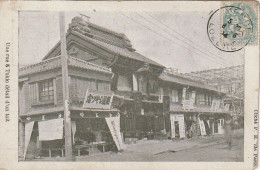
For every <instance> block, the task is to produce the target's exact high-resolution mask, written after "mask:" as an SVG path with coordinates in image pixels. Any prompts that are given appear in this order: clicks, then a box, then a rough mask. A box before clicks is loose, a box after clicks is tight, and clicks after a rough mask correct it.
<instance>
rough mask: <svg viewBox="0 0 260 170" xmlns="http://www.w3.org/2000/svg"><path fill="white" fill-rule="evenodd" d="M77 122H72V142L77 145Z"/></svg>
mask: <svg viewBox="0 0 260 170" xmlns="http://www.w3.org/2000/svg"><path fill="white" fill-rule="evenodd" d="M76 130H77V128H76V122H75V121H71V132H72V142H73V144H74V143H75V133H76Z"/></svg>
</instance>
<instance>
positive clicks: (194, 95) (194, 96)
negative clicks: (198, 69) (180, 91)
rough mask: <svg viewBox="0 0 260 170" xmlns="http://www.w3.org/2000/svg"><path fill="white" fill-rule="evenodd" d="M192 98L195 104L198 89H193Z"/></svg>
mask: <svg viewBox="0 0 260 170" xmlns="http://www.w3.org/2000/svg"><path fill="white" fill-rule="evenodd" d="M191 99H192V102H193V104H195V100H196V91H192V93H191Z"/></svg>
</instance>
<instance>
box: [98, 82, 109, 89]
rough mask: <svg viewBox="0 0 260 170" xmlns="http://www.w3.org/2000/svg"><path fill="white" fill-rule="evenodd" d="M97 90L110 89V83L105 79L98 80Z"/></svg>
mask: <svg viewBox="0 0 260 170" xmlns="http://www.w3.org/2000/svg"><path fill="white" fill-rule="evenodd" d="M97 89H98V91H110V83H109V82H105V81H100V82H98V88H97Z"/></svg>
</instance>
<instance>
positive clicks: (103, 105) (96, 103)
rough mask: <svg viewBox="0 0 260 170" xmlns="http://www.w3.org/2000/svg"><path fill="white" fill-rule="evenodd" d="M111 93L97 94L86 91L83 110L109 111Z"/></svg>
mask: <svg viewBox="0 0 260 170" xmlns="http://www.w3.org/2000/svg"><path fill="white" fill-rule="evenodd" d="M112 100H113V93H111V92H103V91H102V92H99V91H93V90H90V89H88V91H87V93H86V97H85V100H84V103H83V108H91V109H111V104H112Z"/></svg>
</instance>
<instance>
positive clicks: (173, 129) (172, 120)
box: [170, 114, 175, 138]
mask: <svg viewBox="0 0 260 170" xmlns="http://www.w3.org/2000/svg"><path fill="white" fill-rule="evenodd" d="M170 120H171V132H172V138H175V124H174V122H175V115H174V114H170Z"/></svg>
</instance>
